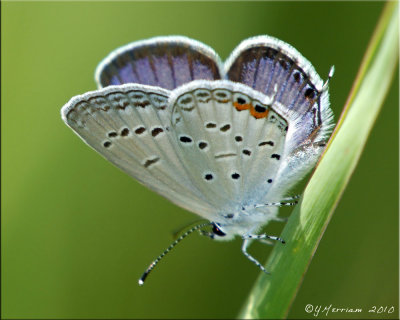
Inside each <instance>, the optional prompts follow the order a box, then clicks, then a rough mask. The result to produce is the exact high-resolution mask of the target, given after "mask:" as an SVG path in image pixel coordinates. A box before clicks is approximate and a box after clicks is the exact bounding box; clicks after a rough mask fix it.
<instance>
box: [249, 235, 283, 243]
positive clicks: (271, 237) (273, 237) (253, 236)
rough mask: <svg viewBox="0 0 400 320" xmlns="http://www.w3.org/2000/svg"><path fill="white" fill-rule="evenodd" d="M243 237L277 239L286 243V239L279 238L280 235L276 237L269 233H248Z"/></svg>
mask: <svg viewBox="0 0 400 320" xmlns="http://www.w3.org/2000/svg"><path fill="white" fill-rule="evenodd" d="M243 239H245V240H246V239H252V240H254V239H258V240H260V239H270V240H276V241H279V242H281V243H285V240H283V239H282V238H279V237H275V236H269V235H267V234H265V233H264V234H246V235H245V236H243Z"/></svg>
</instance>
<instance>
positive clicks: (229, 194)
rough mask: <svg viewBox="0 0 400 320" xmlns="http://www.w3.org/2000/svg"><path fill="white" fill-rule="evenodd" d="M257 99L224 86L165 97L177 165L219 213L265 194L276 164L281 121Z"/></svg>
mask: <svg viewBox="0 0 400 320" xmlns="http://www.w3.org/2000/svg"><path fill="white" fill-rule="evenodd" d="M262 98H263V97H262V95H260V94H259V93H257V92H256V91H254V90H251V89H250V88H247V87H245V86H244V85H241V84H235V83H233V82H230V81H196V82H194V83H192V84H189V85H186V86H184V87H182V88H180V89H178V90H177V91H176V92H174V93H173V96H172V97H171V104H172V106H173V111H172V128H173V129H174V134H175V135H176V139H177V142H178V145H179V146H180V155H181V157H182V162H183V163H184V165H185V166H186V167H187V168H188V170H187V172H188V174H189V175H190V177H191V180H192V181H193V183H194V184H195V185H196V187H197V188H198V189H199V190H200V191H201V192H202V193H203V194H204V196H205V197H206V198H207V199H209V200H210V202H211V203H212V204H213V205H215V206H216V207H218V208H220V209H221V210H222V209H224V210H225V211H226V210H228V211H229V210H233V209H234V207H235V206H238V205H239V204H243V203H246V202H252V201H253V202H254V201H255V202H256V201H257V199H259V198H261V197H262V196H263V195H265V194H266V193H267V192H268V189H269V187H270V186H271V185H272V184H273V181H274V177H275V174H276V172H277V171H278V168H279V166H280V163H281V161H282V157H283V152H284V147H285V138H286V130H287V122H286V120H285V119H284V118H282V117H281V116H279V115H278V114H277V113H276V112H275V111H274V110H273V109H272V108H271V106H270V105H268V104H267V103H266V102H265V101H264V103H263V102H261V100H262Z"/></svg>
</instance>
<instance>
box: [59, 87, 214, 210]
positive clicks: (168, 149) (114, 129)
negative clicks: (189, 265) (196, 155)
mask: <svg viewBox="0 0 400 320" xmlns="http://www.w3.org/2000/svg"><path fill="white" fill-rule="evenodd" d="M168 95H169V92H168V91H167V90H160V89H157V88H149V87H145V86H137V85H124V86H116V87H110V88H106V89H102V90H99V91H95V92H91V93H87V94H84V95H82V96H78V97H75V98H73V99H72V100H71V101H70V102H69V103H68V104H67V105H65V106H64V108H63V109H62V114H63V118H64V120H65V121H66V123H67V124H68V125H69V126H70V127H71V128H72V129H73V130H74V131H75V132H76V133H77V134H78V135H79V136H80V137H81V138H82V139H83V140H84V141H85V142H86V143H87V144H88V145H90V146H91V147H93V148H94V149H95V150H96V151H98V152H99V153H100V154H101V155H103V156H104V157H105V158H107V159H108V160H110V161H111V162H112V163H114V164H115V165H116V166H117V167H119V168H121V169H122V170H123V171H125V172H127V173H128V174H129V175H131V176H132V177H134V178H136V179H137V180H139V181H140V182H142V183H143V184H145V185H146V186H148V187H149V188H151V189H153V190H155V191H157V192H158V193H160V194H161V195H163V196H164V197H166V198H168V199H169V200H171V201H172V202H174V203H176V204H178V205H180V206H181V207H184V208H186V209H188V210H191V211H194V212H197V213H199V214H207V213H208V212H209V211H212V210H213V209H212V208H211V207H209V206H208V204H207V201H205V200H204V199H203V198H202V194H201V193H199V192H198V190H197V189H196V187H195V186H194V185H193V184H192V183H191V181H190V179H189V177H188V175H187V174H186V172H185V168H184V166H183V165H182V164H181V162H180V159H179V156H178V155H177V150H178V148H180V146H178V145H177V142H176V139H175V136H174V135H172V134H171V132H170V130H171V125H170V121H171V108H169V107H168V102H167V100H168Z"/></svg>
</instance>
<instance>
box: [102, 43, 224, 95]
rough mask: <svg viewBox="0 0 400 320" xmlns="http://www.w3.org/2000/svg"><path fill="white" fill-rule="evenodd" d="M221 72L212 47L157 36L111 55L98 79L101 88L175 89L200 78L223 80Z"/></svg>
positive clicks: (218, 59)
mask: <svg viewBox="0 0 400 320" xmlns="http://www.w3.org/2000/svg"><path fill="white" fill-rule="evenodd" d="M220 69H222V68H221V62H220V58H219V57H218V55H217V54H216V53H215V52H214V50H213V49H211V48H210V47H207V46H205V45H204V44H201V43H200V42H197V41H195V40H191V39H188V38H185V37H157V38H154V39H150V40H145V41H139V42H135V43H133V44H131V45H127V46H125V47H122V48H120V49H117V50H116V51H114V52H113V53H111V54H110V56H109V57H107V58H106V59H105V60H104V61H103V62H102V63H101V64H100V65H99V67H98V70H97V76H96V78H97V81H98V84H99V86H101V87H105V86H109V85H119V84H124V83H138V84H144V85H151V86H158V87H161V88H165V89H169V90H172V89H175V88H176V87H178V86H180V85H182V84H184V83H187V82H190V81H192V80H196V79H208V80H215V79H221V70H220Z"/></svg>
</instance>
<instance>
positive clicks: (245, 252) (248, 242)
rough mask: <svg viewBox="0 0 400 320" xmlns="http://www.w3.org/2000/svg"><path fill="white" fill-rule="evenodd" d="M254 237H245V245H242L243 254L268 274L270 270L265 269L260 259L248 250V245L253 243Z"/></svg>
mask: <svg viewBox="0 0 400 320" xmlns="http://www.w3.org/2000/svg"><path fill="white" fill-rule="evenodd" d="M251 240H252V239H244V241H243V245H242V252H243V254H244V255H245V256H246V258H247V259H249V260H250V261H251V262H253V263H254V264H255V265H256V266H257V267H259V268H260V269H261V270H262V271H263V272H265V273H266V274H269V272H268V271H267V270H265V268H264V266H263V265H262V264H261V263H260V262H258V260H257V259H256V258H254V257H253V256H251V255H250V254H249V253H248V252H247V247H248V246H249V244H250V243H251Z"/></svg>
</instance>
